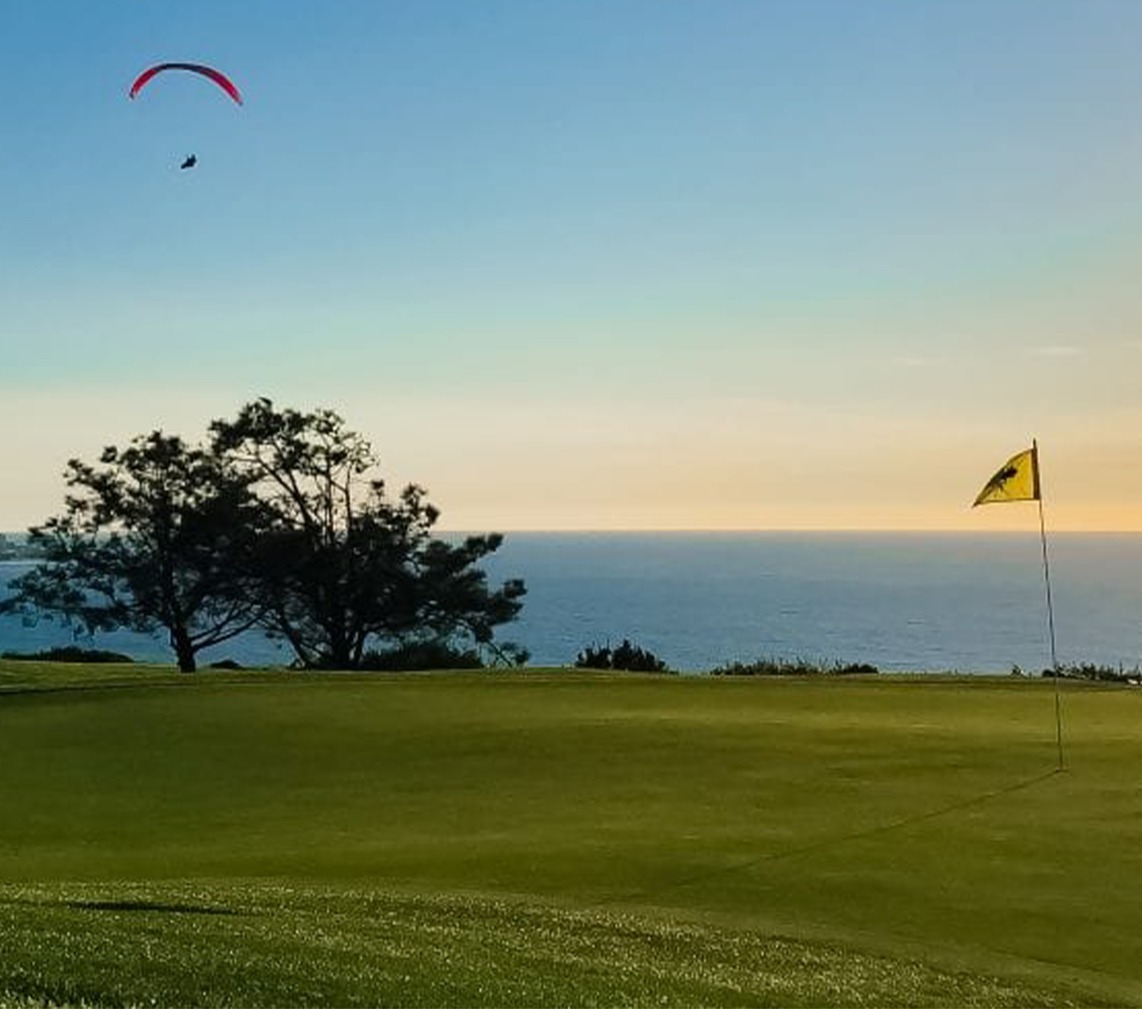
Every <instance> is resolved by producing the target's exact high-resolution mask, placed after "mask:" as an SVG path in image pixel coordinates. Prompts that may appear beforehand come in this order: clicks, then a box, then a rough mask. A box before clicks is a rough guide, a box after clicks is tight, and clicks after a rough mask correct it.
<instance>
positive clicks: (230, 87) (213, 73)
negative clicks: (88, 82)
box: [127, 63, 242, 105]
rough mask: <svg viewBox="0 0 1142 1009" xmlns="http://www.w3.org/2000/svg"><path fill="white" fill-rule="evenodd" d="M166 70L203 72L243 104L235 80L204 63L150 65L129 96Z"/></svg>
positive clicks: (129, 92) (137, 80)
mask: <svg viewBox="0 0 1142 1009" xmlns="http://www.w3.org/2000/svg"><path fill="white" fill-rule="evenodd" d="M165 70H189V71H190V72H191V73H196V74H201V75H202V76H203V77H207V78H209V79H210V80H212V81H214V83H215V84H217V85H218V86H219V87H220V88H221V89H222V90H223V91H225V92H226V94H228V95H229V96H230V97H231V98H233V99H234V101H236V102H237V103H238V104H239V105H241V104H242V95H241V93H240V92H239V91H238V89H237V88H236V87H235V86H234V82H233V81H232V80H230V78H229V77H227V76H226V75H225V74H224V73H222V71H220V70H215V69H214V68H213V67H208V66H206V65H205V64H203V63H156V64H155V65H154V66H153V67H148V68H147V69H146V70H144V71H143V72H142V73H141V74H139V76H138V77H136V78H135V81H134V83H133V84H132V85H131V90H130V91H128V92H127V96H128V97H129V98H134V97H136V96H137V95H138V94H139V92H140V91H141V90H142V89H143V88H144V87H145V86H146V84H147V82H148V81H150V79H151V78H152V77H154V76H155V75H156V74H160V73H162V72H163V71H165Z"/></svg>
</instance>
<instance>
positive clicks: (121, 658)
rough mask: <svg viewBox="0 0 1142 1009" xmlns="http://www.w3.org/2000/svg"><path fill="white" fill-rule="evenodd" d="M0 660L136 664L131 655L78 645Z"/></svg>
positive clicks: (6, 654)
mask: <svg viewBox="0 0 1142 1009" xmlns="http://www.w3.org/2000/svg"><path fill="white" fill-rule="evenodd" d="M0 659H17V660H20V661H30V662H134V661H135V660H134V659H132V658H131V656H130V655H120V654H119V652H105V651H101V650H100V649H98V648H80V647H78V646H77V645H63V646H61V647H58V648H48V649H45V650H44V651H42V652H4V654H3V655H0Z"/></svg>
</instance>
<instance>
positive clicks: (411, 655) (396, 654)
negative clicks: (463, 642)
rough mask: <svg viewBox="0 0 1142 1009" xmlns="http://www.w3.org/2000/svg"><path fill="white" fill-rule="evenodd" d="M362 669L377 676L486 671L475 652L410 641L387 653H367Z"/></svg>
mask: <svg viewBox="0 0 1142 1009" xmlns="http://www.w3.org/2000/svg"><path fill="white" fill-rule="evenodd" d="M360 668H361V669H371V670H374V671H376V672H401V671H407V670H424V669H483V668H484V663H483V660H482V659H481V658H480V655H479V653H478V652H476V651H475V649H467V650H464V651H461V650H460V649H458V648H454V647H453V646H452V645H449V644H447V643H446V642H442V641H411V642H408V643H407V644H404V645H398V646H397V647H396V648H388V649H385V650H384V651H369V652H366V653H365V654H364V656H363V657H362V659H361V666H360Z"/></svg>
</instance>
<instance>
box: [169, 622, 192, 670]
mask: <svg viewBox="0 0 1142 1009" xmlns="http://www.w3.org/2000/svg"><path fill="white" fill-rule="evenodd" d="M171 645H172V647H173V648H174V651H175V655H176V656H177V657H178V670H179V672H180V673H193V672H194V671H195V670H196V669H197V668H198V665H197V663H196V662H195V659H194V646H193V645H192V644H191V643H190V635H189V634H188V633H187V630H186V628H185V627H172V628H171Z"/></svg>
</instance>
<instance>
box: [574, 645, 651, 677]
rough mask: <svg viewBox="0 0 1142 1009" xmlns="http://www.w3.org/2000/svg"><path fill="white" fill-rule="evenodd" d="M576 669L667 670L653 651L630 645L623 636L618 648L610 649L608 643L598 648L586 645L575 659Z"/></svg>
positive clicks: (648, 671)
mask: <svg viewBox="0 0 1142 1009" xmlns="http://www.w3.org/2000/svg"><path fill="white" fill-rule="evenodd" d="M575 668H576V669H621V670H623V671H624V672H629V673H665V672H669V670H668V669H667V667H666V663H665V662H663V661H662V659H660V658H658V656H657V655H655V654H654V653H653V652H650V651H647V650H646V649H645V648H639V647H638V646H637V645H632V644H631V643H630V641H628V640H627V639H626V638H623V643H622V644H621V645H619V647H618V648H615V649H612V648H611V647H610V645H606V646H604V647H602V648H600V647H599V646H597V645H588V646H587V647H586V648H584V649H583V651H581V652H580V653H579V655H578V656H577V657H576V659H575Z"/></svg>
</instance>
